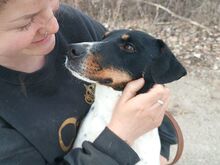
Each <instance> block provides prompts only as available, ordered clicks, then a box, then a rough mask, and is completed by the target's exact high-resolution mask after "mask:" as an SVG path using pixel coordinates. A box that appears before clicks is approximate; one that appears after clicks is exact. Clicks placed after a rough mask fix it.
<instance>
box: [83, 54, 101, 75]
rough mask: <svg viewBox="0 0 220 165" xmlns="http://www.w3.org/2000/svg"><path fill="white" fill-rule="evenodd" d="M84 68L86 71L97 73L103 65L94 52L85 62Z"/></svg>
mask: <svg viewBox="0 0 220 165" xmlns="http://www.w3.org/2000/svg"><path fill="white" fill-rule="evenodd" d="M83 70H84V72H85V73H89V74H95V72H97V71H99V70H101V66H100V65H99V63H98V58H97V57H95V56H94V55H93V54H90V55H88V57H87V58H86V60H85V61H84V62H83Z"/></svg>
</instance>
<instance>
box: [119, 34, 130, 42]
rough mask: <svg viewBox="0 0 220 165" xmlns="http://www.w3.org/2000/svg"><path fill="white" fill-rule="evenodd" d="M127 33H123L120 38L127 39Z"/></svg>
mask: <svg viewBox="0 0 220 165" xmlns="http://www.w3.org/2000/svg"><path fill="white" fill-rule="evenodd" d="M129 37H130V36H129V35H128V34H123V35H122V36H121V38H122V39H123V40H125V41H127V40H128V39H129Z"/></svg>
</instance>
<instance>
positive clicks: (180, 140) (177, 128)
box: [165, 111, 184, 165]
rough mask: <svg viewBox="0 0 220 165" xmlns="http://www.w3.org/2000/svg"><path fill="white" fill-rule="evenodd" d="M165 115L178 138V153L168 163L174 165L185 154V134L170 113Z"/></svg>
mask: <svg viewBox="0 0 220 165" xmlns="http://www.w3.org/2000/svg"><path fill="white" fill-rule="evenodd" d="M165 115H166V116H167V118H168V119H169V120H170V123H171V124H172V126H173V127H174V129H175V131H176V136H177V145H178V146H177V152H176V155H175V157H174V159H173V160H172V161H170V162H169V163H168V165H173V164H175V163H176V162H177V161H178V160H179V159H180V157H181V155H182V153H183V148H184V139H183V134H182V131H181V129H180V126H179V125H178V123H177V121H176V120H175V119H174V117H173V115H172V114H171V113H170V112H168V111H166V112H165Z"/></svg>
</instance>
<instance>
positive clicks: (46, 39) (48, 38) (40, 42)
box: [32, 35, 52, 44]
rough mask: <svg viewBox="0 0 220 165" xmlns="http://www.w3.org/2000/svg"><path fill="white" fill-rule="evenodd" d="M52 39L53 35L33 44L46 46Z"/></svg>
mask: <svg viewBox="0 0 220 165" xmlns="http://www.w3.org/2000/svg"><path fill="white" fill-rule="evenodd" d="M51 37H52V35H49V36H47V37H46V38H43V39H41V40H38V41H34V42H32V44H45V43H47V42H48V41H49V40H50V39H51Z"/></svg>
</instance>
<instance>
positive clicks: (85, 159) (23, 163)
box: [0, 118, 139, 165]
mask: <svg viewBox="0 0 220 165" xmlns="http://www.w3.org/2000/svg"><path fill="white" fill-rule="evenodd" d="M110 144H111V145H110ZM0 146H1V147H0V164H1V165H14V164H18V165H30V164H31V165H49V164H53V165H61V164H62V165H83V164H88V165H97V164H100V165H101V164H102V163H103V162H104V164H105V165H123V164H130V165H133V164H135V163H136V162H137V161H138V160H139V158H138V156H137V155H136V153H135V152H134V151H133V150H132V149H131V148H130V147H129V146H128V145H127V144H126V143H125V142H123V141H122V140H121V139H119V138H118V137H117V136H116V135H114V134H113V133H112V132H111V131H110V130H109V129H107V128H106V129H105V130H104V131H103V132H102V134H101V135H100V136H99V138H97V139H96V141H95V142H94V143H90V142H84V143H83V147H82V148H78V149H73V150H71V151H70V152H69V153H67V154H66V155H65V156H64V158H57V159H55V160H54V162H47V161H46V160H45V159H44V157H43V155H41V153H40V152H39V151H38V150H37V149H36V148H35V147H34V146H33V145H31V143H29V142H28V141H27V140H26V139H25V138H24V137H23V136H22V135H21V134H20V133H19V132H18V131H17V130H16V129H14V128H12V127H11V126H10V125H9V124H8V123H7V122H6V121H4V120H3V119H2V118H0ZM118 147H120V148H121V149H120V150H118Z"/></svg>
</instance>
